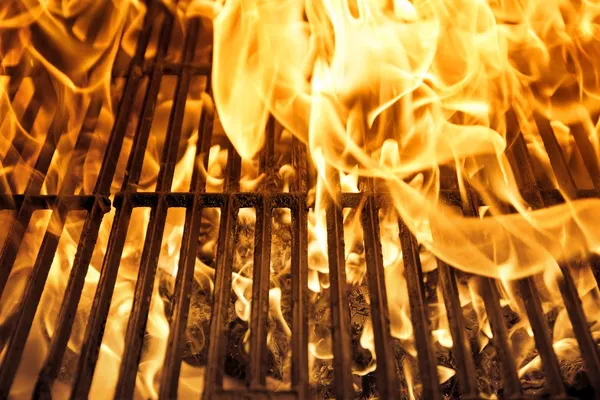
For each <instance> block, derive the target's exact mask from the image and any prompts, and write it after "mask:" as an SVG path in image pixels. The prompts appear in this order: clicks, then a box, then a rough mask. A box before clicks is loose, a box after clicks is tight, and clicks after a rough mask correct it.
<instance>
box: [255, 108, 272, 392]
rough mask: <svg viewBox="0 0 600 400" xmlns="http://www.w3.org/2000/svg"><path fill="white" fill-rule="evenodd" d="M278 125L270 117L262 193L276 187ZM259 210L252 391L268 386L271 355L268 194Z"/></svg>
mask: <svg viewBox="0 0 600 400" xmlns="http://www.w3.org/2000/svg"><path fill="white" fill-rule="evenodd" d="M274 127H275V121H274V119H273V117H270V118H269V120H268V123H267V127H266V132H265V136H266V137H265V145H264V149H263V152H262V157H261V160H260V172H262V173H263V174H264V175H265V178H264V180H263V184H262V185H261V186H262V189H263V190H264V191H265V192H267V191H269V190H270V189H272V183H273V174H272V168H273V153H274V152H275V129H274ZM261 197H262V201H261V202H260V203H259V205H258V206H257V207H256V226H255V237H254V262H253V270H252V309H251V313H250V368H249V369H250V371H249V372H250V374H249V375H250V376H249V378H250V380H249V382H250V388H251V389H253V390H254V389H261V388H262V387H264V385H265V384H266V378H267V366H268V364H269V353H268V348H267V322H268V316H269V287H270V283H271V282H270V279H269V278H270V276H271V219H272V208H271V200H270V198H269V196H268V194H266V193H265V194H263V196H261Z"/></svg>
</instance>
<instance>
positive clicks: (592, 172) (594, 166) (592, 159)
mask: <svg viewBox="0 0 600 400" xmlns="http://www.w3.org/2000/svg"><path fill="white" fill-rule="evenodd" d="M571 133H572V134H573V137H574V138H575V144H576V145H577V148H578V149H579V153H580V154H581V159H582V160H583V164H584V165H585V168H586V169H587V171H588V175H589V176H590V179H591V180H592V184H593V185H594V189H596V190H600V166H599V165H598V158H597V157H596V153H595V152H594V147H593V146H592V142H590V139H589V137H588V136H587V134H586V132H585V128H584V126H583V124H581V123H577V124H575V125H573V126H571Z"/></svg>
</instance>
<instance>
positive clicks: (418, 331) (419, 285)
mask: <svg viewBox="0 0 600 400" xmlns="http://www.w3.org/2000/svg"><path fill="white" fill-rule="evenodd" d="M398 223H399V226H400V242H401V246H402V258H403V259H404V270H405V274H406V286H407V288H408V296H409V299H410V301H409V306H410V315H411V320H412V324H413V330H414V336H415V344H416V347H417V361H418V364H419V372H420V374H421V382H422V384H423V398H424V399H440V391H439V384H438V382H439V378H438V374H437V367H436V364H437V363H436V359H435V354H434V353H433V347H432V346H433V342H432V338H431V329H430V325H429V318H428V317H427V314H426V309H427V306H426V303H425V294H424V293H423V272H422V270H421V259H420V257H419V253H418V252H417V250H416V243H415V238H414V236H413V235H412V233H411V232H410V231H409V230H408V228H407V227H406V225H405V224H404V222H402V221H401V220H399V221H398Z"/></svg>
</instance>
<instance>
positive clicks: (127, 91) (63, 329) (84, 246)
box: [34, 3, 158, 398]
mask: <svg viewBox="0 0 600 400" xmlns="http://www.w3.org/2000/svg"><path fill="white" fill-rule="evenodd" d="M152 4H153V5H151V6H150V7H149V9H148V13H147V15H146V20H145V23H144V26H143V28H142V31H141V32H140V36H139V39H138V45H137V48H136V53H135V55H134V57H133V60H132V62H131V64H130V68H129V72H128V76H127V80H126V84H125V88H124V90H123V95H122V96H121V100H120V102H119V107H118V108H117V110H118V111H117V116H116V120H115V124H114V125H113V127H112V130H111V135H110V138H109V141H108V144H107V147H106V150H105V152H104V159H103V162H102V166H101V169H100V173H99V175H98V179H97V181H96V187H95V188H94V193H96V200H95V201H94V205H93V207H92V210H91V211H90V212H89V213H88V214H87V217H86V220H85V223H84V226H83V230H82V233H81V237H80V240H79V243H78V245H77V251H76V253H75V259H74V261H73V268H72V270H71V273H70V275H69V281H68V283H67V288H66V291H65V298H64V299H63V302H62V304H61V309H60V311H59V314H58V320H57V321H58V322H57V325H56V331H55V333H54V336H53V338H52V341H51V344H50V349H49V352H48V355H47V357H46V360H45V362H44V365H43V367H42V369H41V371H40V374H39V376H38V380H37V382H36V386H35V389H34V394H35V396H36V397H44V398H48V397H50V391H51V386H52V383H53V382H54V380H55V379H56V377H57V376H58V372H59V368H60V365H61V362H62V359H63V355H64V352H65V349H66V346H67V343H68V339H69V335H70V332H71V329H72V326H73V322H74V319H75V314H76V311H77V307H78V305H79V300H80V298H81V292H82V290H83V286H84V281H85V276H86V273H87V270H88V267H89V264H90V261H91V258H92V254H93V251H94V247H95V245H96V240H97V239H98V233H99V230H100V225H101V223H102V218H103V216H104V214H105V213H106V212H107V211H108V209H109V208H110V201H109V200H108V197H107V195H108V194H109V191H110V185H111V182H112V179H113V176H114V173H115V170H116V166H117V159H118V156H119V153H120V149H121V147H122V144H123V140H124V138H125V129H126V126H127V123H128V120H129V116H130V111H131V105H132V104H133V99H134V97H135V94H136V89H137V86H138V83H139V82H140V77H141V73H140V71H141V69H140V65H141V63H142V62H143V60H144V53H145V50H146V47H147V46H148V42H149V40H150V33H151V28H152V24H151V23H150V22H151V21H152V20H153V19H154V18H155V17H156V13H157V10H158V7H157V5H156V3H152ZM82 354H83V352H82Z"/></svg>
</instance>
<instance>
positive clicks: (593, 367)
mask: <svg viewBox="0 0 600 400" xmlns="http://www.w3.org/2000/svg"><path fill="white" fill-rule="evenodd" d="M536 122H537V123H538V124H539V125H542V126H543V127H544V128H540V130H546V131H547V130H548V129H551V126H550V124H549V122H547V121H542V120H540V121H537V120H536ZM539 125H538V126H539ZM552 136H553V135H552ZM519 138H520V139H519V140H520V141H519V146H518V147H516V148H515V149H514V151H515V152H518V153H521V154H520V156H519V157H521V158H525V159H526V160H527V163H526V167H525V168H523V169H522V170H521V171H520V172H521V174H522V175H529V176H528V177H527V178H525V179H527V181H532V180H534V178H533V174H532V167H531V164H530V162H529V158H528V157H526V156H527V148H526V147H525V145H524V143H523V138H522V135H519ZM555 141H556V138H555V139H554V141H553V142H552V144H550V145H549V146H552V147H551V148H552V152H551V150H550V148H548V147H547V148H546V150H547V151H548V154H549V156H550V160H551V165H552V168H553V170H554V171H555V174H556V175H557V176H562V177H564V178H563V180H566V181H567V182H570V183H573V179H572V176H571V174H570V172H569V170H568V167H567V165H566V162H565V159H564V156H563V153H562V150H561V149H560V147H556V146H558V142H556V143H554V142H555ZM544 144H546V142H544ZM534 189H535V187H534ZM566 191H567V192H571V193H576V190H575V186H574V184H573V188H572V189H567V190H566ZM532 200H533V201H532V203H531V205H532V207H533V208H534V209H540V208H542V207H544V206H545V205H547V204H546V203H545V201H544V199H543V196H542V195H541V193H540V192H539V191H536V196H535V197H534V198H533V199H532ZM558 265H559V268H560V270H561V272H562V276H563V279H559V280H558V287H559V290H560V292H561V295H562V298H563V300H564V302H565V308H566V310H567V314H568V315H569V319H570V320H571V324H572V326H573V331H574V332H575V337H576V338H577V343H578V344H579V347H580V349H581V354H582V357H583V359H584V362H585V366H586V372H587V374H588V378H589V379H590V383H591V384H592V386H593V387H594V391H595V392H596V393H600V358H599V357H598V350H597V346H596V343H595V341H594V338H593V337H592V334H591V332H590V330H589V327H588V322H587V318H586V315H585V311H584V310H583V306H582V304H581V299H580V298H579V295H578V291H577V287H576V285H575V282H574V280H573V276H572V274H571V271H570V268H571V266H573V265H574V264H573V263H564V262H560V263H558Z"/></svg>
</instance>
